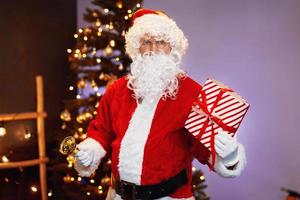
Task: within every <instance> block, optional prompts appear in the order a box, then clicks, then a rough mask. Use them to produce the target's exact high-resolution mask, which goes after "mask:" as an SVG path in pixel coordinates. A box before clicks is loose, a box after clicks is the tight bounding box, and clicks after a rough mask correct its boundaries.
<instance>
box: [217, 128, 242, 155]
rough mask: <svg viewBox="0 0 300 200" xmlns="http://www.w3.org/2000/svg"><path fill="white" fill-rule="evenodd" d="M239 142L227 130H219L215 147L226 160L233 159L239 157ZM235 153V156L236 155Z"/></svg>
mask: <svg viewBox="0 0 300 200" xmlns="http://www.w3.org/2000/svg"><path fill="white" fill-rule="evenodd" d="M238 144H239V143H238V142H237V141H236V139H235V138H233V137H231V136H230V135H229V134H227V132H225V131H219V133H218V134H217V135H216V136H215V149H216V152H217V154H218V155H219V156H220V157H221V158H223V159H224V160H232V159H233V158H235V157H237V149H238ZM234 154H235V156H234Z"/></svg>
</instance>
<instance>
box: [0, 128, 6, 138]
mask: <svg viewBox="0 0 300 200" xmlns="http://www.w3.org/2000/svg"><path fill="white" fill-rule="evenodd" d="M4 135H6V128H5V127H4V126H1V127H0V137H2V136H4Z"/></svg>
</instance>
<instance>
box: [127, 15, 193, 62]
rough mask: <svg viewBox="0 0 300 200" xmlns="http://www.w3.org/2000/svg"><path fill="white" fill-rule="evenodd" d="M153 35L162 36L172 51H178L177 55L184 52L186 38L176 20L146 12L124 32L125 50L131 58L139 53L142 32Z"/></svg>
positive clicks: (186, 45)
mask: <svg viewBox="0 0 300 200" xmlns="http://www.w3.org/2000/svg"><path fill="white" fill-rule="evenodd" d="M146 33H148V34H150V35H151V36H155V37H164V38H163V39H165V40H167V41H168V42H169V43H170V45H171V48H172V51H173V50H174V51H176V52H178V53H179V55H178V56H180V57H181V56H182V55H184V54H185V52H186V49H187V47H188V40H187V38H186V37H185V36H184V33H183V32H182V30H181V29H180V28H179V27H178V26H177V24H176V22H175V21H174V20H172V19H171V18H169V17H166V16H162V15H156V14H147V15H143V16H141V17H138V18H137V19H136V20H135V21H134V25H133V26H132V27H131V28H130V29H129V30H128V32H127V33H126V34H125V40H126V52H127V53H128V55H129V56H130V57H131V58H133V59H134V58H135V57H136V56H137V55H138V53H139V47H140V39H141V37H142V36H143V35H144V34H146Z"/></svg>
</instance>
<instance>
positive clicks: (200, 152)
mask: <svg viewBox="0 0 300 200" xmlns="http://www.w3.org/2000/svg"><path fill="white" fill-rule="evenodd" d="M187 135H189V137H190V141H191V143H192V149H191V151H192V154H193V156H194V157H195V158H196V159H197V160H198V161H199V162H200V163H202V164H205V165H209V163H208V160H209V156H210V151H209V150H208V149H207V148H206V147H205V146H204V145H203V144H202V143H201V142H200V141H199V140H198V139H197V138H195V137H194V136H193V135H192V134H190V133H188V134H187Z"/></svg>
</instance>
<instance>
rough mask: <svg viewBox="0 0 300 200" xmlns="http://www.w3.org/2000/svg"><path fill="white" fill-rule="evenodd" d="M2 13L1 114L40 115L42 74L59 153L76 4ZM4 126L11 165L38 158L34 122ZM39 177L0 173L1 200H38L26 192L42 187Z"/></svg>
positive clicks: (40, 4)
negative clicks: (38, 84)
mask: <svg viewBox="0 0 300 200" xmlns="http://www.w3.org/2000/svg"><path fill="white" fill-rule="evenodd" d="M0 14H1V17H0V114H4V113H16V112H34V111H36V99H35V98H36V97H35V95H36V91H35V76H36V75H42V76H43V79H44V105H45V111H46V112H47V114H48V117H47V118H46V137H47V152H48V154H51V150H52V149H54V148H56V147H55V146H53V145H55V144H53V143H52V140H51V138H53V135H54V134H56V133H57V131H58V130H59V128H60V125H61V120H60V119H59V114H60V112H61V111H62V109H63V99H65V98H66V96H67V88H68V85H67V77H68V75H69V71H68V65H69V64H68V60H67V52H66V49H67V48H72V47H73V46H74V44H75V40H74V39H73V34H74V33H75V32H76V23H77V22H76V1H72V0H67V1H66V0H39V1H38V0H25V1H20V0H19V1H18V0H10V1H4V2H3V1H1V5H0ZM6 127H7V132H8V133H7V134H6V135H5V136H4V137H0V156H2V155H7V156H8V157H9V159H10V160H11V161H13V160H24V159H31V158H36V156H37V145H36V123H35V121H34V120H32V121H16V122H9V123H7V124H6ZM26 129H28V130H30V131H31V132H32V135H33V137H32V139H30V140H28V141H25V140H24V139H22V136H21V135H22V132H24V131H25V130H26ZM12 149H13V151H11V150H12ZM24 151H26V153H24ZM35 168H36V169H35ZM5 178H8V182H7V179H6V180H5ZM38 178H39V176H38V168H37V167H34V168H33V169H30V168H28V169H14V170H0V199H1V200H2V199H5V200H7V199H39V198H40V197H39V196H38V195H35V196H36V197H35V198H33V196H31V197H30V195H31V194H29V192H28V191H30V189H29V188H28V187H30V185H28V184H29V183H31V182H32V181H31V179H32V180H33V182H34V181H35V182H36V183H38V180H39V179H38ZM22 184H23V185H22ZM13 186H15V187H13ZM12 188H13V191H12ZM20 195H21V196H22V198H21V197H20Z"/></svg>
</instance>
